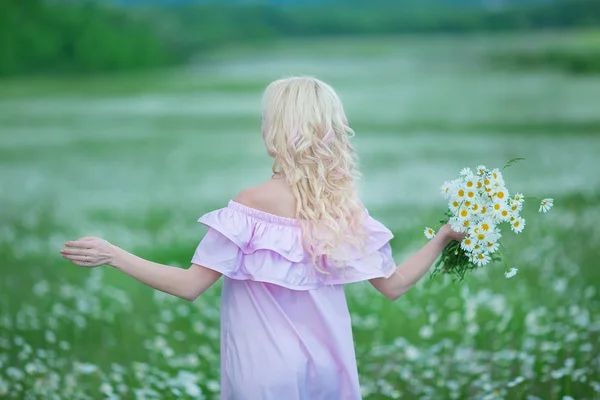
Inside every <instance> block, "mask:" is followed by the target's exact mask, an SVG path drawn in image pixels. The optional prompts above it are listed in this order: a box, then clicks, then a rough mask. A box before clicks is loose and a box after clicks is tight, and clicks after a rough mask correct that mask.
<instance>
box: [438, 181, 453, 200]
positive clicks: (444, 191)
mask: <svg viewBox="0 0 600 400" xmlns="http://www.w3.org/2000/svg"><path fill="white" fill-rule="evenodd" d="M453 186H454V185H453V184H452V182H450V181H446V182H444V184H443V185H442V186H440V194H441V195H442V196H444V198H445V199H449V198H450V195H451V194H452V187H453Z"/></svg>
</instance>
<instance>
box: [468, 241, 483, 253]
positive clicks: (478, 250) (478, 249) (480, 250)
mask: <svg viewBox="0 0 600 400" xmlns="http://www.w3.org/2000/svg"><path fill="white" fill-rule="evenodd" d="M483 251H484V248H483V246H482V245H480V244H479V243H475V245H474V246H473V250H471V253H473V254H479V253H483Z"/></svg>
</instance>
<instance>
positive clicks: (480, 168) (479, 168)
mask: <svg viewBox="0 0 600 400" xmlns="http://www.w3.org/2000/svg"><path fill="white" fill-rule="evenodd" d="M487 170H488V169H487V168H486V167H485V165H479V166H477V175H483V174H485V173H486V172H487Z"/></svg>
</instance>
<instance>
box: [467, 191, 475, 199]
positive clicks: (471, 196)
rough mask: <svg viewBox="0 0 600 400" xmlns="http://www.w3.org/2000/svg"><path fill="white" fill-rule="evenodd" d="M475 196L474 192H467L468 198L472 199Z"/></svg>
mask: <svg viewBox="0 0 600 400" xmlns="http://www.w3.org/2000/svg"><path fill="white" fill-rule="evenodd" d="M474 196H475V193H474V192H467V197H469V198H471V199H472V198H473V197H474Z"/></svg>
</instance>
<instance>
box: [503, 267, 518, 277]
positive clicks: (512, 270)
mask: <svg viewBox="0 0 600 400" xmlns="http://www.w3.org/2000/svg"><path fill="white" fill-rule="evenodd" d="M517 271H518V269H516V268H511V269H510V271H506V272H505V273H504V276H505V277H506V279H509V278H512V277H513V276H515V275H516V274H517Z"/></svg>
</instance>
